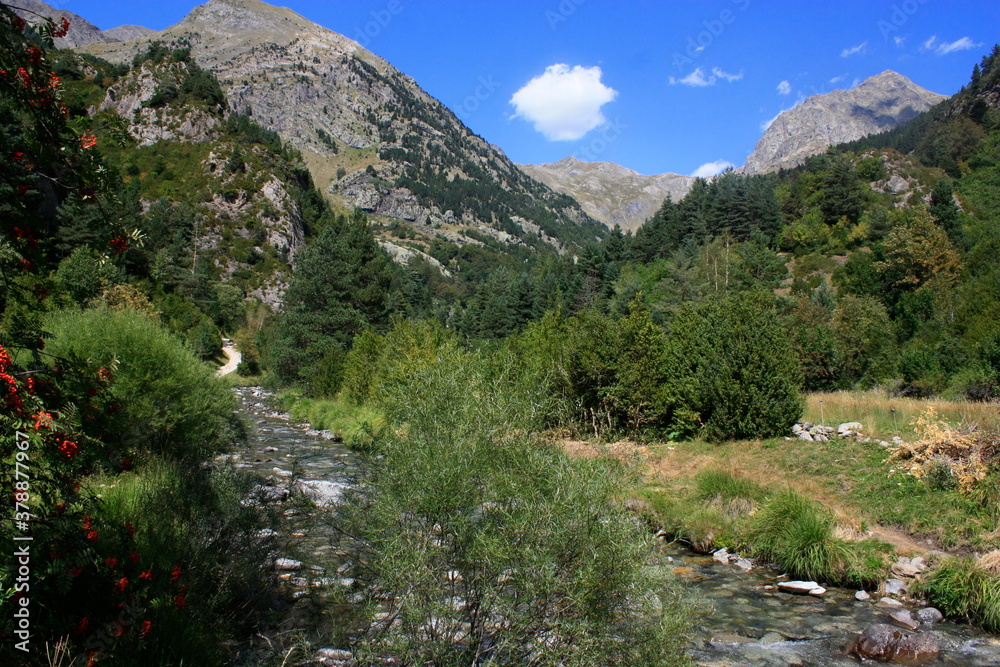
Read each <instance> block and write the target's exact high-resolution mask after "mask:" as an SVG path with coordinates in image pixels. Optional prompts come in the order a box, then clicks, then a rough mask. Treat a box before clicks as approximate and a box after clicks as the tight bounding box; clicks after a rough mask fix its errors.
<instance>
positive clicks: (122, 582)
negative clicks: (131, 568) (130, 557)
mask: <svg viewBox="0 0 1000 667" xmlns="http://www.w3.org/2000/svg"><path fill="white" fill-rule="evenodd" d="M126 586H128V577H122V578H121V579H119V580H118V581H117V582H116V583H115V590H116V591H118V592H119V593H124V592H125V587H126Z"/></svg>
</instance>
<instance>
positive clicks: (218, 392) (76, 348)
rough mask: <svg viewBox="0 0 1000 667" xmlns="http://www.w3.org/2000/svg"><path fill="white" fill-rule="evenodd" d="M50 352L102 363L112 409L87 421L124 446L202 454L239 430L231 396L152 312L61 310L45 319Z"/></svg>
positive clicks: (198, 457)
mask: <svg viewBox="0 0 1000 667" xmlns="http://www.w3.org/2000/svg"><path fill="white" fill-rule="evenodd" d="M46 324H47V327H48V330H49V331H51V332H52V334H53V335H54V338H53V340H52V342H51V344H50V345H49V350H50V351H52V352H53V353H54V354H57V355H63V356H73V357H78V358H84V359H89V360H91V361H93V362H94V363H95V364H98V365H101V366H104V367H106V368H107V369H109V372H110V378H111V386H110V391H111V394H112V396H113V397H114V398H115V399H116V400H117V402H118V404H119V410H118V412H117V413H116V414H114V415H112V416H111V417H110V418H109V420H108V421H107V422H103V423H95V424H93V425H91V428H92V429H96V430H100V431H101V432H100V433H97V434H96V435H98V436H100V437H102V438H103V439H104V441H105V442H107V443H109V444H114V445H117V446H119V447H123V448H124V449H125V450H126V451H127V452H133V453H140V454H141V453H142V452H153V453H156V454H159V455H161V456H164V457H168V458H176V459H193V460H197V461H201V460H204V459H205V458H207V457H208V456H210V455H211V454H212V453H214V452H218V451H222V450H224V449H226V448H227V447H228V446H229V445H230V444H231V443H232V442H233V441H234V439H235V438H236V437H238V435H239V434H240V433H241V424H240V422H239V421H238V419H237V418H236V417H235V416H234V414H233V409H234V408H235V407H236V403H235V399H234V398H233V396H232V394H231V393H230V392H229V391H228V389H227V388H226V386H225V384H224V383H222V382H220V381H218V380H216V379H215V378H214V377H213V372H212V370H211V369H210V368H209V367H208V366H207V365H205V364H203V363H201V362H200V361H198V360H197V359H196V358H195V357H194V356H193V355H192V354H191V352H190V351H189V350H187V349H186V348H185V347H184V345H183V344H181V343H180V341H178V340H177V339H176V338H174V337H173V336H171V335H170V333H169V332H167V331H166V330H165V329H164V328H163V327H162V326H161V325H160V324H158V323H157V322H156V321H155V320H153V319H151V318H150V317H147V316H145V315H141V314H138V313H134V312H111V311H107V310H101V309H92V310H85V311H73V310H65V311H59V312H55V313H53V314H52V315H51V316H50V317H49V318H48V321H47V323H46Z"/></svg>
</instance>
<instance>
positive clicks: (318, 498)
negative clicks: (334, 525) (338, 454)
mask: <svg viewBox="0 0 1000 667" xmlns="http://www.w3.org/2000/svg"><path fill="white" fill-rule="evenodd" d="M298 488H299V490H300V491H301V492H302V493H303V494H304V495H305V496H306V497H307V498H309V500H311V501H313V503H315V504H316V505H318V506H323V505H333V504H335V503H336V502H337V501H338V500H340V497H341V496H342V495H344V485H343V484H338V483H337V482H330V481H328V480H325V479H303V480H300V481H299V483H298Z"/></svg>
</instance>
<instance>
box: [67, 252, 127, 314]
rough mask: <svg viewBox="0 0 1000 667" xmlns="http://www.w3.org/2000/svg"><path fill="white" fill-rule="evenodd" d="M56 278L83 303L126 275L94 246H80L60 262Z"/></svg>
mask: <svg viewBox="0 0 1000 667" xmlns="http://www.w3.org/2000/svg"><path fill="white" fill-rule="evenodd" d="M56 278H57V279H58V280H59V282H60V283H62V285H63V288H64V289H65V290H66V291H67V292H68V293H69V295H70V296H71V297H72V298H73V300H74V301H76V302H77V303H78V304H81V305H83V304H85V303H87V302H88V301H91V300H92V299H96V298H97V297H99V296H100V295H101V292H103V291H104V290H106V289H108V288H109V287H112V286H114V285H117V284H118V283H120V282H122V280H123V279H124V275H123V273H122V271H121V269H119V268H118V267H117V266H115V264H114V263H113V262H111V261H110V260H108V259H107V258H106V257H103V256H102V255H101V254H100V253H98V252H97V251H96V250H94V249H93V248H90V247H88V246H80V247H78V248H77V249H76V250H74V251H73V253H72V254H71V255H70V256H69V257H67V258H66V259H64V260H63V261H61V262H59V268H58V269H57V270H56Z"/></svg>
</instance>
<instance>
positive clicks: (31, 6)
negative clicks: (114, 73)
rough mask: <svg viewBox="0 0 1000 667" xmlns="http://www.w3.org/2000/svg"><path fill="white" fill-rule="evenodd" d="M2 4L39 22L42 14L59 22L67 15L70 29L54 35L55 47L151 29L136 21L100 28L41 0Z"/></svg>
mask: <svg viewBox="0 0 1000 667" xmlns="http://www.w3.org/2000/svg"><path fill="white" fill-rule="evenodd" d="M5 4H7V5H10V6H11V7H13V8H14V10H15V12H16V13H17V14H18V15H20V16H21V18H23V19H24V20H25V21H28V22H29V23H38V22H39V21H41V20H42V19H43V18H50V19H52V20H53V21H55V22H56V23H59V21H60V20H61V19H62V18H63V17H66V19H67V20H68V21H69V32H67V33H66V36H65V37H57V38H56V39H55V40H54V43H55V46H56V48H60V49H74V48H77V47H79V46H87V45H89V44H106V43H109V42H125V41H128V40H130V39H135V38H136V37H143V36H145V35H149V34H151V33H153V32H154V31H153V30H150V29H149V28H143V27H141V26H137V25H122V26H118V27H117V28H112V29H111V30H104V31H102V30H101V29H100V28H98V27H97V26H96V25H94V24H93V23H91V22H90V21H88V20H87V19H85V18H83V17H82V16H78V15H76V14H74V13H73V12H68V11H66V10H64V9H56V8H55V7H52V6H51V5H48V4H46V3H44V2H40V0H5Z"/></svg>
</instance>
